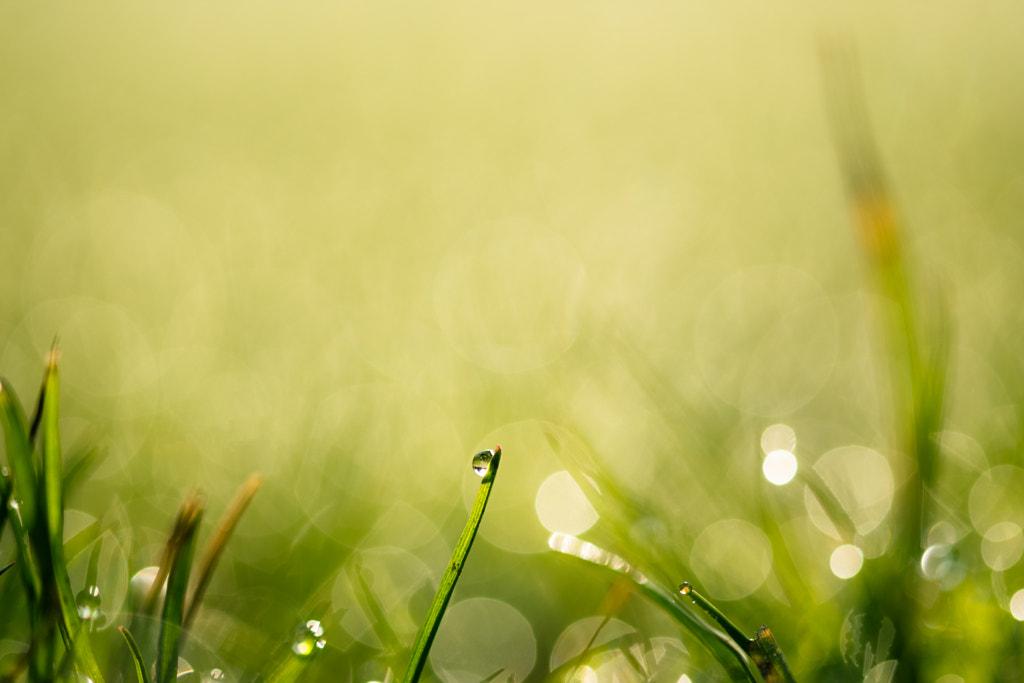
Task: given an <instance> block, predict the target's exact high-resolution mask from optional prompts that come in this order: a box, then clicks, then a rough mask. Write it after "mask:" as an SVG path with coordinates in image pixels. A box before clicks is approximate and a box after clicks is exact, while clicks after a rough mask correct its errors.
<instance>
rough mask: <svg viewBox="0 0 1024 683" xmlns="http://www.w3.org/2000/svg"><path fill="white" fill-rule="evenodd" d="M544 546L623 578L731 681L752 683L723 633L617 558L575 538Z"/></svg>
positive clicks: (741, 653)
mask: <svg viewBox="0 0 1024 683" xmlns="http://www.w3.org/2000/svg"><path fill="white" fill-rule="evenodd" d="M548 546H549V547H550V548H551V549H552V550H554V551H555V552H559V553H562V554H563V555H570V556H572V557H576V558H578V559H581V560H585V561H587V562H590V563H591V564H595V565H597V566H599V567H604V568H606V569H608V570H609V571H612V572H615V573H616V574H618V575H622V576H625V577H627V578H628V579H630V580H631V581H632V582H633V584H634V586H635V588H636V589H637V591H639V592H640V594H642V595H643V596H644V597H646V598H647V599H648V600H650V601H651V602H653V603H654V604H656V605H657V606H658V607H660V608H661V609H662V610H664V611H665V612H666V613H667V614H668V615H669V616H671V617H672V618H673V619H675V620H676V621H677V622H679V624H680V625H681V626H682V627H683V628H685V629H686V631H687V632H689V633H690V634H691V635H693V636H694V637H695V638H697V640H699V641H700V642H701V644H702V645H704V647H705V648H706V649H707V650H708V652H710V653H711V655H712V656H713V657H714V658H715V660H716V661H718V663H719V664H721V666H722V668H723V669H725V671H726V673H728V675H729V677H730V678H731V679H732V680H734V681H750V682H751V683H756V679H755V678H754V674H752V673H751V671H750V668H749V667H748V665H747V653H746V649H745V648H744V647H742V646H740V645H738V644H737V643H736V642H734V640H733V639H732V638H730V637H729V636H728V635H726V634H725V633H722V632H721V631H719V630H717V629H714V628H712V627H710V626H708V625H707V624H706V623H704V622H703V621H701V620H700V619H698V618H697V617H695V616H694V615H693V614H692V613H690V611H689V610H687V609H685V608H684V607H683V606H682V605H680V604H679V603H678V602H676V600H675V598H673V597H672V596H670V595H669V594H668V593H667V592H665V591H663V590H662V589H660V588H659V587H657V586H655V585H654V584H653V583H651V581H650V579H648V578H647V577H646V576H644V575H643V574H641V573H640V572H638V571H637V570H636V569H634V568H633V567H631V566H630V565H629V563H628V562H626V561H625V560H624V559H622V558H621V557H619V556H618V555H615V554H613V553H611V552H608V551H607V550H605V549H603V548H599V547H598V546H595V545H594V544H592V543H587V542H586V541H581V540H580V539H578V538H576V537H575V536H568V535H566V534H560V533H555V534H552V535H551V538H550V540H549V541H548Z"/></svg>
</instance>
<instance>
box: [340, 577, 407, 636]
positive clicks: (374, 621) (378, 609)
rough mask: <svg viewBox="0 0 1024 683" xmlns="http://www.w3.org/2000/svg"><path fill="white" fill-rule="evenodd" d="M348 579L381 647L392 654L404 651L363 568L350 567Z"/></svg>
mask: <svg viewBox="0 0 1024 683" xmlns="http://www.w3.org/2000/svg"><path fill="white" fill-rule="evenodd" d="M347 573H348V579H349V582H351V583H352V588H353V590H354V592H355V595H356V601H358V603H359V606H360V607H361V608H362V610H363V612H364V613H365V614H366V617H367V619H368V620H369V622H370V628H372V629H373V632H374V634H375V635H376V636H377V639H378V640H379V641H380V643H381V645H382V646H384V648H385V649H386V650H388V651H390V652H398V651H400V650H401V649H402V642H401V640H399V638H398V634H397V633H395V631H394V629H392V628H391V624H389V623H388V620H387V617H386V616H385V615H384V608H383V607H382V606H381V604H380V602H379V601H378V600H377V596H375V595H374V594H373V590H372V589H371V588H370V584H368V583H367V582H366V577H364V576H363V568H362V567H361V566H359V565H357V564H355V563H353V564H351V565H349V567H348V572H347Z"/></svg>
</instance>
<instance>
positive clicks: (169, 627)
mask: <svg viewBox="0 0 1024 683" xmlns="http://www.w3.org/2000/svg"><path fill="white" fill-rule="evenodd" d="M202 519H203V500H202V498H201V497H200V496H198V495H195V494H193V495H190V496H189V497H188V498H186V499H185V503H184V504H183V505H182V506H181V511H180V512H179V513H178V518H177V521H176V522H175V524H174V531H173V532H171V539H170V541H169V542H168V548H169V550H170V552H169V553H168V556H169V557H168V560H169V563H170V571H169V576H168V579H167V597H166V598H164V609H163V613H162V615H161V619H160V638H159V641H158V647H157V660H156V681H157V683H168V682H169V681H173V680H175V678H177V676H178V650H179V648H180V646H181V635H182V623H183V618H184V614H185V598H186V593H187V591H188V577H189V573H190V571H191V568H192V554H193V551H194V550H195V543H196V531H197V530H198V528H199V523H200V522H201V521H202ZM158 590H159V587H158Z"/></svg>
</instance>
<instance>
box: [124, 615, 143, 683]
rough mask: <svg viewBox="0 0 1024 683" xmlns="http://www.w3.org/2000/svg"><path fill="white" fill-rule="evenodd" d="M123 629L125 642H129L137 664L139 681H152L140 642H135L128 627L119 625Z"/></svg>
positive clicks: (133, 660) (140, 682)
mask: <svg viewBox="0 0 1024 683" xmlns="http://www.w3.org/2000/svg"><path fill="white" fill-rule="evenodd" d="M117 628H118V630H119V631H121V635H122V636H124V642H125V643H127V644H128V650H129V651H130V652H131V654H132V663H133V664H134V665H135V676H136V678H138V679H139V683H150V680H149V671H148V670H147V669H146V662H145V661H143V659H142V651H141V650H139V644H138V643H136V642H135V638H134V637H133V636H132V633H131V631H129V630H128V629H126V628H125V627H124V626H118V627H117Z"/></svg>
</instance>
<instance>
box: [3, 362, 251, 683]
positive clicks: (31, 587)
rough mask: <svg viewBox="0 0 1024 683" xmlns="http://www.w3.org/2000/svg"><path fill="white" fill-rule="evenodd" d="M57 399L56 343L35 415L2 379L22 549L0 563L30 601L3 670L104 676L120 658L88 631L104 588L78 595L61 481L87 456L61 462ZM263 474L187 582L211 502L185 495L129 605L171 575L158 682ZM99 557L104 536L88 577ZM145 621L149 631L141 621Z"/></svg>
mask: <svg viewBox="0 0 1024 683" xmlns="http://www.w3.org/2000/svg"><path fill="white" fill-rule="evenodd" d="M59 402H60V382H59V373H58V353H57V350H56V346H54V348H52V349H51V351H50V353H49V356H48V357H47V362H46V371H45V375H44V378H43V385H42V389H41V390H40V392H39V398H38V400H37V401H36V410H35V413H34V414H33V416H32V418H31V419H29V418H28V416H27V415H26V414H25V411H24V409H23V408H22V403H21V401H20V399H19V398H18V396H17V394H16V393H15V392H14V390H13V388H12V387H11V386H10V385H9V383H8V382H6V381H3V380H0V427H2V428H3V432H4V446H5V451H6V455H7V467H5V468H4V476H3V477H0V498H2V502H3V505H2V508H0V510H2V512H0V533H2V531H3V528H4V525H5V523H9V525H10V527H11V530H12V532H13V535H14V541H15V547H16V549H17V557H16V559H15V560H14V561H13V562H10V563H8V564H7V565H6V566H4V567H3V568H2V569H0V575H3V574H5V573H6V571H7V570H8V569H10V568H11V567H13V566H15V565H17V566H18V568H19V573H20V575H21V584H22V594H23V598H24V602H25V604H26V605H27V611H28V614H27V619H28V624H27V626H28V629H27V633H28V644H27V649H26V650H25V651H24V652H22V653H21V655H20V656H19V657H18V658H17V659H16V661H15V663H14V665H13V666H12V667H11V668H10V669H8V670H7V671H4V672H0V675H2V679H0V680H4V681H8V680H10V681H14V680H17V679H18V678H19V677H20V676H21V675H22V674H24V673H27V676H28V680H29V681H30V683H36V682H43V681H53V680H69V679H71V678H72V677H73V675H74V673H75V672H76V671H77V672H78V673H80V674H83V675H85V676H87V677H88V678H89V679H90V680H91V681H93V683H103V681H104V680H105V677H104V672H105V671H106V672H107V673H111V672H112V671H113V669H115V668H116V666H115V665H114V664H113V663H110V662H108V664H109V665H110V666H107V667H102V666H101V665H100V662H99V660H98V657H97V655H96V653H95V652H94V649H93V647H92V644H91V640H90V624H89V623H88V622H89V621H90V620H91V619H92V618H94V617H95V610H94V606H93V605H91V604H90V603H89V602H88V601H89V600H98V597H99V596H98V594H97V593H96V592H95V589H94V585H91V586H87V587H86V589H85V590H83V592H82V595H80V596H77V597H76V594H75V593H74V591H73V589H72V586H71V579H70V577H69V575H68V569H67V561H66V554H65V540H64V499H65V488H64V487H65V482H66V481H67V480H68V479H69V475H71V477H73V476H74V474H76V473H77V472H80V471H81V469H82V462H83V461H82V460H79V461H77V464H76V466H75V467H74V468H73V469H72V471H70V472H68V471H66V470H65V467H64V460H63V455H62V452H61V442H60V432H59V428H58V421H59V420H58V418H59ZM89 457H91V456H89ZM260 482H261V480H260V478H259V477H258V476H256V475H254V476H253V477H252V478H250V479H249V480H248V481H247V482H246V483H245V485H243V487H242V489H241V490H240V492H239V494H238V496H237V497H236V499H235V501H234V503H233V504H232V505H231V506H230V507H229V509H228V511H227V513H226V514H225V515H224V518H223V519H222V520H221V522H220V525H219V526H218V529H217V531H216V532H215V533H214V535H213V538H212V540H211V541H210V543H209V544H208V546H207V549H206V551H205V553H204V556H203V560H202V562H201V563H200V565H199V578H198V580H197V582H196V584H195V587H194V588H193V589H192V590H191V591H190V590H189V585H190V580H189V579H190V575H191V572H192V566H193V562H192V557H193V554H194V550H195V543H196V536H197V532H198V529H199V525H200V522H201V521H202V518H203V512H204V509H205V503H204V501H203V498H202V497H201V496H200V495H198V494H192V495H190V496H188V497H187V498H186V500H185V502H184V504H183V505H182V508H181V510H180V511H179V513H178V516H177V519H176V521H175V524H174V528H173V531H172V533H171V535H170V537H169V539H168V541H167V544H166V546H165V549H164V553H163V557H162V559H161V561H160V565H159V572H158V574H157V577H156V578H155V580H154V581H153V584H152V587H151V589H150V591H149V594H148V596H147V597H146V598H145V599H144V600H143V601H142V604H141V605H139V606H138V609H137V610H136V611H135V612H133V613H132V615H131V617H132V619H133V620H134V618H135V617H141V616H144V615H146V614H149V613H152V612H153V610H154V609H155V607H156V604H157V602H158V600H159V597H160V594H161V590H162V588H163V587H164V584H165V582H166V590H165V591H164V598H163V604H162V607H161V609H160V618H159V625H160V630H159V635H158V636H157V640H156V643H157V647H156V649H157V652H156V658H155V667H154V669H153V670H154V671H155V676H153V677H152V680H155V681H156V682H157V683H163V682H166V681H172V680H174V679H175V678H177V676H178V653H179V650H180V648H181V644H182V642H183V640H184V638H185V637H186V635H187V630H188V626H189V624H190V623H191V621H192V619H194V617H195V614H196V612H197V610H198V609H199V606H200V602H201V600H202V597H203V595H204V592H205V590H206V587H207V586H208V585H209V581H210V577H211V575H212V573H213V570H214V569H215V567H216V565H217V560H218V559H219V558H220V556H221V553H222V552H223V550H224V547H225V545H226V544H227V542H228V539H229V538H230V536H231V533H232V531H233V530H234V529H235V527H236V526H237V524H238V521H239V518H240V517H241V515H242V513H243V512H244V510H245V508H246V506H247V505H248V504H249V502H250V501H251V500H252V497H253V495H255V493H256V491H257V490H258V489H259V486H260ZM90 533H91V534H92V535H93V536H95V535H97V534H98V526H95V525H94V526H93V527H90V529H87V534H90ZM92 540H95V539H94V538H86V539H77V538H76V539H75V542H76V543H83V542H84V543H88V542H90V541H92ZM82 547H84V546H82ZM98 558H99V545H96V546H94V549H93V552H92V553H91V556H90V560H89V572H88V576H89V579H88V580H89V581H93V582H94V581H95V579H96V573H97V563H98ZM4 580H6V578H5V579H4ZM90 588H92V589H93V592H90ZM140 623H141V622H140ZM118 628H119V630H120V632H121V634H122V635H123V637H124V640H125V643H126V647H127V650H128V656H129V659H130V660H131V664H132V667H133V669H134V674H135V676H136V678H137V679H138V680H139V682H140V683H150V680H151V677H150V667H149V666H148V665H147V663H146V661H145V659H144V656H143V648H141V647H140V645H139V641H137V640H136V638H135V637H134V636H133V634H132V630H133V629H130V628H129V627H126V626H124V625H121V626H119V627H118ZM140 630H141V632H146V631H148V629H146V628H144V627H140Z"/></svg>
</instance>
